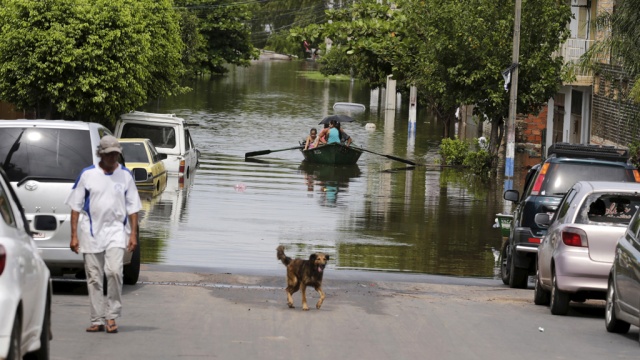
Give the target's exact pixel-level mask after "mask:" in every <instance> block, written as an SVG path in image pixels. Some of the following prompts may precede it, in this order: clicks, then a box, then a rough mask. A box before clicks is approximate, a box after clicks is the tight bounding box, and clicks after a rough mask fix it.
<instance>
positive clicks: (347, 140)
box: [336, 121, 351, 146]
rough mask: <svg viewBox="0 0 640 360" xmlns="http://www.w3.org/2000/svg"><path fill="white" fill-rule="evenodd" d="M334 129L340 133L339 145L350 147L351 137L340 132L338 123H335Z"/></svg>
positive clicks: (340, 127)
mask: <svg viewBox="0 0 640 360" xmlns="http://www.w3.org/2000/svg"><path fill="white" fill-rule="evenodd" d="M336 129H338V131H339V132H340V143H342V144H343V145H344V146H349V145H351V136H349V134H347V133H346V132H345V131H344V130H342V125H340V122H339V121H338V122H336Z"/></svg>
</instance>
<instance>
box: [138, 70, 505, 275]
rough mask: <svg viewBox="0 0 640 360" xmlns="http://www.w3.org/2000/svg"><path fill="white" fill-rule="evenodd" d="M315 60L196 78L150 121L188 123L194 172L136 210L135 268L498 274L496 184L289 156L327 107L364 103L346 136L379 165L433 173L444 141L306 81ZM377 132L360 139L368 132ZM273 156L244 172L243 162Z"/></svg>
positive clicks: (331, 85) (324, 84)
mask: <svg viewBox="0 0 640 360" xmlns="http://www.w3.org/2000/svg"><path fill="white" fill-rule="evenodd" d="M315 66H316V64H314V63H311V62H288V61H287V62H257V63H255V64H254V65H253V66H251V67H249V68H233V69H232V70H231V71H230V73H229V74H227V75H226V76H223V77H215V78H213V79H202V80H198V81H193V82H192V83H189V84H188V85H189V86H190V87H191V88H192V89H193V91H192V92H190V93H188V94H185V95H181V96H178V97H174V98H171V99H165V100H160V101H158V102H155V103H154V104H152V105H149V106H147V107H146V108H145V109H143V110H146V111H152V112H163V113H164V112H170V113H176V114H178V115H180V116H182V117H184V118H185V119H187V120H188V121H189V122H190V123H191V124H193V126H192V127H191V132H192V136H193V138H194V141H195V143H196V145H197V147H198V148H199V149H200V151H201V153H202V154H201V160H200V168H199V169H198V171H197V172H196V174H195V176H194V177H193V178H192V179H190V181H187V183H186V184H185V185H184V188H181V186H180V185H179V184H178V181H177V179H170V183H169V186H168V187H167V190H166V191H165V192H164V193H162V194H161V195H159V196H157V197H155V198H144V199H143V205H144V209H143V214H142V223H141V236H142V239H141V244H142V257H143V263H149V264H162V265H176V266H197V267H211V268H219V269H250V270H260V269H266V270H275V269H279V268H280V267H282V264H280V263H279V262H278V261H277V259H276V251H275V249H276V247H277V246H278V245H280V244H282V245H284V246H285V247H286V252H287V255H289V256H296V257H308V255H309V254H310V253H312V252H316V251H322V252H325V253H327V254H328V255H329V256H330V258H331V261H330V265H329V267H330V269H334V270H343V269H358V270H372V271H387V272H391V271H394V272H395V271H402V272H415V273H427V274H446V275H455V276H474V277H495V276H496V275H495V274H496V271H497V264H496V260H497V259H496V256H497V249H498V248H499V246H500V243H501V236H500V231H499V230H498V229H495V228H494V227H493V224H494V220H495V214H496V213H500V212H503V211H504V210H505V204H504V202H503V200H502V191H503V184H502V180H501V179H490V180H488V181H481V180H479V179H478V178H477V177H475V176H473V175H471V174H469V173H468V172H467V171H464V170H457V169H451V168H445V169H441V168H439V167H436V166H417V167H415V168H413V169H411V168H408V167H407V165H406V164H404V163H401V162H397V161H392V160H390V159H388V158H387V157H384V156H379V155H374V154H371V153H364V154H363V155H362V157H361V158H360V160H359V161H358V164H357V165H355V166H349V167H331V166H318V165H315V166H314V165H307V164H304V163H303V162H302V159H303V157H302V154H301V153H300V152H299V151H298V150H284V151H273V150H280V149H286V148H290V147H293V146H296V145H298V142H299V141H301V140H303V139H304V138H305V137H306V135H307V134H308V132H309V129H310V128H312V127H319V126H318V122H319V121H320V120H321V119H322V118H323V117H324V116H326V115H330V114H334V113H337V112H338V111H336V112H334V110H333V108H332V107H333V104H334V103H336V102H354V103H360V104H363V105H365V106H366V110H365V111H364V112H360V113H353V112H352V113H351V115H352V116H353V117H354V118H355V121H354V122H352V123H345V124H343V127H344V128H345V130H346V131H347V132H348V133H349V134H350V135H351V136H352V138H353V139H354V143H355V144H358V145H360V146H362V147H364V148H365V149H368V150H371V151H374V152H376V153H380V154H389V155H393V156H396V157H400V158H404V159H410V160H413V161H415V162H417V163H420V164H424V163H427V164H434V163H435V161H436V159H437V158H438V155H437V151H438V145H439V143H440V139H441V134H442V130H441V127H440V124H438V123H437V122H436V121H435V120H434V119H433V117H432V116H430V115H429V114H428V113H427V112H426V111H424V110H422V109H420V110H419V111H418V116H417V124H416V132H415V134H414V135H413V136H412V135H410V134H409V131H408V129H409V126H408V120H407V119H408V109H407V107H406V104H405V105H404V106H402V107H400V108H399V109H397V110H389V111H385V109H383V108H382V107H380V106H375V105H376V104H374V106H371V100H370V99H371V93H370V91H369V90H368V89H366V88H365V87H363V86H362V85H359V84H358V83H357V82H349V81H329V80H320V81H318V80H309V79H306V78H305V77H303V76H301V74H300V71H306V70H313V69H315ZM368 123H372V124H375V129H373V130H371V129H367V127H366V124H368ZM258 150H272V152H271V153H270V154H267V155H262V156H257V157H255V158H253V159H254V160H253V161H246V160H245V157H244V154H245V153H247V152H251V151H258Z"/></svg>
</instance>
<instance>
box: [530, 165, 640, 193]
mask: <svg viewBox="0 0 640 360" xmlns="http://www.w3.org/2000/svg"><path fill="white" fill-rule="evenodd" d="M581 180H590V181H598V180H606V181H633V179H632V178H630V176H629V173H628V172H627V170H626V169H625V168H624V167H623V166H604V165H603V166H601V165H597V164H594V163H584V164H580V163H569V162H562V163H552V164H551V165H550V166H549V169H548V170H547V176H546V177H545V179H544V182H543V184H542V189H541V192H540V193H541V195H546V196H550V195H562V194H564V193H566V192H567V190H569V188H570V187H571V186H573V184H575V183H576V182H578V181H581Z"/></svg>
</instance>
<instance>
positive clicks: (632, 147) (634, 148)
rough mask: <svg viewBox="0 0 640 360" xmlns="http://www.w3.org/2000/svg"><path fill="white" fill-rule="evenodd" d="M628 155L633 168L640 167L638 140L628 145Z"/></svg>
mask: <svg viewBox="0 0 640 360" xmlns="http://www.w3.org/2000/svg"><path fill="white" fill-rule="evenodd" d="M629 155H630V156H631V163H632V164H633V166H635V167H638V166H640V140H634V141H633V142H632V143H631V144H629Z"/></svg>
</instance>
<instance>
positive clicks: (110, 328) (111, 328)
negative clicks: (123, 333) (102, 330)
mask: <svg viewBox="0 0 640 360" xmlns="http://www.w3.org/2000/svg"><path fill="white" fill-rule="evenodd" d="M107 332H108V333H109V334H115V333H117V332H118V325H116V322H115V321H114V322H113V324H109V323H107Z"/></svg>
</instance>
